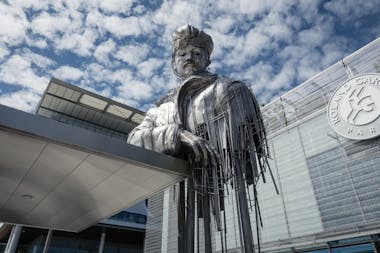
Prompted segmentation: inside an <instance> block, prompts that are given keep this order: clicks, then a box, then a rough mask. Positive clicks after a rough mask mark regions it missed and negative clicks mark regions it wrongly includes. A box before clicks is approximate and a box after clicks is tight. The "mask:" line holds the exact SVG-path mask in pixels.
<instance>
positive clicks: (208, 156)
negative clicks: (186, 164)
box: [180, 130, 221, 167]
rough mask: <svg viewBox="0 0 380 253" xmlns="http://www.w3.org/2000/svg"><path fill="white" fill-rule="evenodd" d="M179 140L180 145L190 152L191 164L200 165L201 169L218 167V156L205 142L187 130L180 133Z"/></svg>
mask: <svg viewBox="0 0 380 253" xmlns="http://www.w3.org/2000/svg"><path fill="white" fill-rule="evenodd" d="M180 140H181V144H182V145H183V146H184V147H186V148H188V149H189V150H190V152H191V156H192V157H193V162H195V163H200V164H201V165H202V166H203V167H218V166H220V164H221V163H220V157H219V154H218V152H217V151H216V149H215V148H214V147H213V146H211V144H210V143H209V142H208V141H207V140H205V139H203V138H201V137H199V136H196V135H194V134H192V133H191V132H189V131H187V130H183V131H182V132H181V134H180ZM190 162H192V161H190Z"/></svg>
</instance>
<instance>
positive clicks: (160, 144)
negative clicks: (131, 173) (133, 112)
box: [128, 108, 220, 167]
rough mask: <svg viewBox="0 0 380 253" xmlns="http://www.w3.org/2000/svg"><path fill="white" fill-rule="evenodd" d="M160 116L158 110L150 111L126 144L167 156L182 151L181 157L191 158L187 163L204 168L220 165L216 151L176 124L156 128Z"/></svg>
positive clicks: (204, 141)
mask: <svg viewBox="0 0 380 253" xmlns="http://www.w3.org/2000/svg"><path fill="white" fill-rule="evenodd" d="M160 116H161V117H162V115H161V114H160V111H159V109H158V108H152V109H150V110H149V111H148V112H147V114H146V116H145V118H144V120H143V121H142V122H141V124H140V125H138V126H137V127H136V128H135V129H133V130H132V132H131V133H130V134H129V136H128V143H130V144H133V145H136V146H140V147H143V148H145V149H150V150H153V151H156V152H160V153H165V154H169V155H179V153H180V152H181V151H184V152H185V154H182V155H186V154H188V155H189V156H190V157H191V158H190V160H191V161H189V162H194V163H200V164H202V165H203V166H204V167H207V166H218V164H220V161H219V156H218V154H217V152H216V150H215V149H214V148H213V147H212V146H211V145H210V144H209V143H208V142H207V141H206V140H204V139H202V138H200V137H198V136H196V135H194V134H192V133H190V132H189V131H187V130H184V129H183V128H181V127H180V126H179V125H178V124H166V125H160V126H157V124H156V122H157V117H160ZM185 157H186V156H185Z"/></svg>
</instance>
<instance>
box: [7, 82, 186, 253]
mask: <svg viewBox="0 0 380 253" xmlns="http://www.w3.org/2000/svg"><path fill="white" fill-rule="evenodd" d="M0 114H1V116H0V118H1V119H0V125H1V131H0V135H1V139H2V144H1V147H0V158H1V160H2V161H0V168H1V172H0V183H1V186H0V189H1V197H0V205H1V206H2V209H1V211H0V221H2V222H7V223H14V224H23V225H26V226H20V225H15V226H12V225H7V224H2V226H0V252H33V253H38V252H47V251H49V252H78V251H80V252H136V253H137V252H143V242H144V238H145V224H146V215H147V213H146V202H145V198H146V197H148V196H149V195H151V193H149V191H153V192H156V191H158V190H160V189H162V187H165V186H166V185H167V184H169V185H170V184H172V183H175V182H177V181H178V180H180V179H182V178H183V177H182V176H179V175H180V174H181V173H182V172H180V171H181V170H184V169H185V163H184V162H183V161H179V160H178V159H174V158H171V157H168V156H162V155H161V154H157V153H154V154H152V152H149V153H145V152H146V151H145V150H140V148H137V149H136V147H134V146H132V145H129V144H127V143H126V140H127V137H128V133H129V132H130V131H131V130H132V129H133V128H134V127H135V126H136V125H137V124H138V123H140V122H141V120H142V119H143V118H144V113H143V112H141V111H139V110H137V109H134V108H131V107H129V106H126V105H123V104H120V103H118V102H116V101H112V100H110V99H107V98H105V97H102V96H99V95H97V94H94V93H92V92H89V91H86V90H83V89H81V88H79V87H76V86H73V85H71V84H68V83H65V82H62V81H60V80H57V79H54V78H53V79H52V80H51V81H50V83H49V85H48V87H47V89H46V91H45V93H44V94H43V96H42V98H41V101H40V103H39V105H38V107H37V108H36V115H31V114H27V113H24V112H20V111H17V110H15V109H11V108H7V107H4V106H0ZM41 144H42V145H41ZM146 157H149V161H147V159H146ZM78 158H79V159H78ZM147 163H148V164H147ZM149 163H150V164H149ZM144 164H145V165H144ZM144 167H145V169H144ZM170 167H176V169H174V170H172V169H171V168H170ZM157 169H158V170H157ZM178 169H179V170H178ZM144 170H145V171H144ZM133 171H134V172H133ZM165 171H166V172H165ZM170 171H172V172H173V171H176V172H175V173H174V174H172V175H170V174H171V173H170ZM163 172H164V173H163ZM168 172H169V174H167V173H168ZM136 173H137V174H136ZM152 180H154V182H153V181H152ZM173 180H174V181H173ZM140 181H141V182H140ZM145 183H146V184H147V185H145V186H144V184H145ZM157 183H158V184H157ZM159 185H161V186H159ZM149 189H150V190H149ZM138 200H139V203H138V204H136V205H134V206H132V207H130V208H128V209H125V210H122V211H121V212H120V210H121V209H122V207H125V206H131V204H134V203H136V201H138ZM115 211H119V212H118V213H116V214H115ZM107 217H109V218H107ZM104 218H107V219H104ZM99 220H100V222H99ZM96 222H98V223H97V224H96V225H95V226H90V225H93V224H95V223H96ZM8 238H9V240H8ZM14 238H17V239H16V241H17V242H16V243H12V241H13V240H14ZM7 242H8V245H7Z"/></svg>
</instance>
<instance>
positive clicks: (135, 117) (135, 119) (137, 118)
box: [131, 113, 145, 124]
mask: <svg viewBox="0 0 380 253" xmlns="http://www.w3.org/2000/svg"><path fill="white" fill-rule="evenodd" d="M144 118H145V115H142V114H139V113H135V114H133V116H132V118H131V119H132V121H133V122H135V123H137V124H140V123H141V122H142V121H143V119H144Z"/></svg>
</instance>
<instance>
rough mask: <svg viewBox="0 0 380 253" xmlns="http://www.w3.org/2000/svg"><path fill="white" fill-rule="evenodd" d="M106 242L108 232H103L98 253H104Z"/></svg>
mask: <svg viewBox="0 0 380 253" xmlns="http://www.w3.org/2000/svg"><path fill="white" fill-rule="evenodd" d="M105 241H106V232H105V231H102V234H101V235H100V242H99V250H98V253H103V250H104V243H105Z"/></svg>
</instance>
